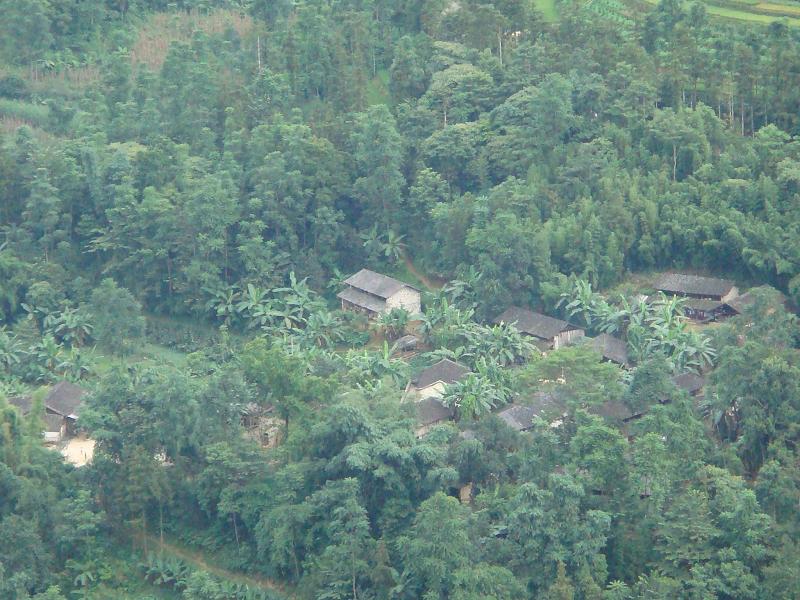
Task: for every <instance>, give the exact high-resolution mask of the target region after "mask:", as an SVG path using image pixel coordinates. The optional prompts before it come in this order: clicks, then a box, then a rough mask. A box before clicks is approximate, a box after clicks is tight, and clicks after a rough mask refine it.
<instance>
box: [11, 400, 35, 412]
mask: <svg viewBox="0 0 800 600" xmlns="http://www.w3.org/2000/svg"><path fill="white" fill-rule="evenodd" d="M8 403H9V404H10V405H11V406H16V407H17V408H18V409H19V412H21V413H22V416H26V415H28V414H29V413H30V412H31V408H32V407H33V398H31V397H30V396H12V397H11V398H9V399H8Z"/></svg>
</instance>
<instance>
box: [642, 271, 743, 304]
mask: <svg viewBox="0 0 800 600" xmlns="http://www.w3.org/2000/svg"><path fill="white" fill-rule="evenodd" d="M653 287H654V288H655V289H656V290H658V291H660V292H664V293H665V294H668V295H671V296H685V297H687V298H709V299H712V300H719V301H721V302H727V301H728V300H731V299H732V298H735V297H736V296H738V295H739V289H738V288H737V287H736V284H735V283H734V282H733V281H730V280H728V279H717V278H716V277H700V276H698V275H687V274H685V273H664V274H662V275H661V276H659V277H658V278H657V279H656V281H655V283H654V284H653Z"/></svg>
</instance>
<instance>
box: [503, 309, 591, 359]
mask: <svg viewBox="0 0 800 600" xmlns="http://www.w3.org/2000/svg"><path fill="white" fill-rule="evenodd" d="M493 322H494V323H508V324H509V325H513V326H514V327H516V328H517V329H518V330H519V332H520V333H522V334H524V335H529V336H531V337H533V338H535V340H537V341H538V343H537V344H536V345H537V346H538V347H539V348H540V349H542V350H546V349H550V348H553V349H558V348H561V347H562V346H566V345H567V344H570V343H572V342H574V341H575V340H577V339H579V338H582V337H583V336H584V334H585V332H584V330H583V329H580V328H578V327H575V326H574V325H571V324H570V323H567V322H566V321H562V320H561V319H554V318H553V317H548V316H547V315H543V314H541V313H537V312H533V311H531V310H528V309H525V308H519V307H517V306H512V307H510V308H508V309H506V311H505V312H504V313H503V314H501V315H500V316H499V317H497V318H496V319H494V321H493Z"/></svg>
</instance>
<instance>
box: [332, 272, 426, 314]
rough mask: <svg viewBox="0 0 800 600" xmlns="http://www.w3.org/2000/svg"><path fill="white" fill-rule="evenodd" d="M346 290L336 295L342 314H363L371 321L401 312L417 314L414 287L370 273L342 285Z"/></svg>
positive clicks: (361, 274)
mask: <svg viewBox="0 0 800 600" xmlns="http://www.w3.org/2000/svg"><path fill="white" fill-rule="evenodd" d="M344 284H345V286H346V287H345V289H343V290H342V291H341V292H339V294H338V298H339V299H340V300H341V301H342V310H349V311H353V312H362V313H365V314H367V315H368V316H369V317H370V318H374V317H376V316H378V315H382V314H386V313H388V312H390V311H391V310H392V309H394V308H400V309H403V310H406V311H408V312H409V313H411V314H417V313H419V312H420V291H419V290H418V289H417V288H415V287H414V286H413V285H409V284H407V283H403V282H402V281H398V280H397V279H394V278H392V277H387V276H386V275H381V274H380V273H376V272H375V271H370V270H369V269H361V270H360V271H359V272H358V273H356V274H355V275H353V276H352V277H349V278H348V279H346V280H345V281H344Z"/></svg>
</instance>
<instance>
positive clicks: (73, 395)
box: [9, 381, 86, 443]
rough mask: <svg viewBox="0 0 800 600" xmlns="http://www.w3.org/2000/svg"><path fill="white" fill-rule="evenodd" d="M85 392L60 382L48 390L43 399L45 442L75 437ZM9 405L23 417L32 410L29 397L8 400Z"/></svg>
mask: <svg viewBox="0 0 800 600" xmlns="http://www.w3.org/2000/svg"><path fill="white" fill-rule="evenodd" d="M85 394H86V390H85V389H84V388H82V387H80V386H77V385H75V384H74V383H70V382H69V381H61V382H59V383H57V384H56V385H54V386H53V387H52V388H50V391H49V392H48V393H47V395H46V396H45V397H44V402H43V403H44V414H43V415H42V421H43V423H44V426H45V428H44V432H43V435H44V439H45V441H46V442H52V443H57V442H60V441H62V440H64V439H67V438H69V437H72V436H73V435H75V431H76V428H77V421H78V414H79V413H80V408H81V403H82V401H83V397H84V395H85ZM9 403H10V404H12V405H13V406H16V407H17V408H18V409H19V410H20V412H21V413H22V414H23V416H27V415H29V414H30V412H31V410H33V399H32V398H31V397H30V396H18V397H15V398H10V399H9Z"/></svg>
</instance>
